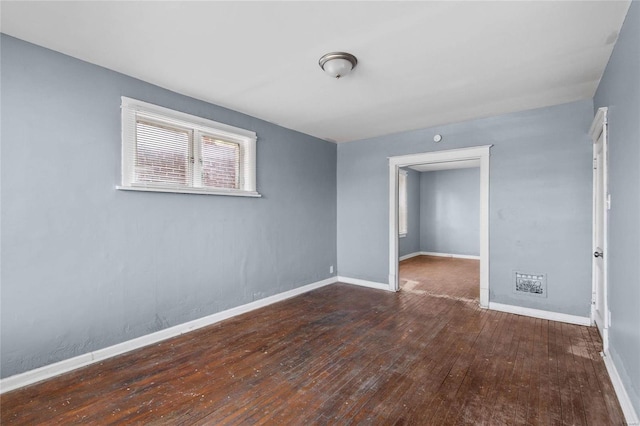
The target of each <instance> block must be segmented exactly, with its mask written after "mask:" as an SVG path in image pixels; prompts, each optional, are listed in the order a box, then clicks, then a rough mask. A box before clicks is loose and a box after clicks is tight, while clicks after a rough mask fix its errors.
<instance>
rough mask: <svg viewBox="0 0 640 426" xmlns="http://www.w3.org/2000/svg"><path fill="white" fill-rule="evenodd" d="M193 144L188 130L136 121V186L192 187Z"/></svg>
mask: <svg viewBox="0 0 640 426" xmlns="http://www.w3.org/2000/svg"><path fill="white" fill-rule="evenodd" d="M189 141H190V132H189V131H188V130H184V129H180V128H172V127H169V126H165V125H161V124H158V123H153V122H150V121H144V120H141V119H138V120H136V162H135V180H136V182H140V183H159V184H173V185H175V184H178V185H185V186H186V185H188V184H189V158H190V155H189V150H190V146H189V145H190V144H189Z"/></svg>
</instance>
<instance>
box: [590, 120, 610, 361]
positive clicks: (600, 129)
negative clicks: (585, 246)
mask: <svg viewBox="0 0 640 426" xmlns="http://www.w3.org/2000/svg"><path fill="white" fill-rule="evenodd" d="M607 113H608V108H607V107H602V108H598V110H597V111H596V115H595V117H594V119H593V123H592V124H591V128H590V129H589V136H591V142H592V147H593V162H594V163H593V200H592V212H591V213H592V217H591V223H592V228H591V229H592V236H591V251H592V257H591V278H592V283H591V324H593V325H595V324H596V297H597V292H598V287H597V286H598V279H597V268H598V266H597V265H596V258H595V256H594V255H593V252H594V250H595V249H596V245H597V242H596V227H597V223H596V222H597V221H596V209H597V208H598V206H597V205H596V200H597V197H596V191H597V173H598V170H597V169H596V167H595V165H596V155H597V147H596V144H597V142H598V139H599V138H600V136H601V135H602V174H603V178H602V192H603V194H602V200H603V207H604V208H603V209H602V215H603V216H602V230H601V232H602V252H603V257H602V271H603V272H602V287H603V288H602V290H603V291H602V294H603V301H602V302H603V312H604V318H602V323H603V324H602V330H600V333H601V335H602V346H603V350H604V351H605V352H606V351H607V350H608V348H609V326H610V321H611V320H610V315H611V312H610V311H609V295H608V289H609V285H608V275H609V269H608V261H607V258H608V257H609V247H608V246H609V244H608V243H609V208H610V205H609V203H610V199H609V183H608V180H609V179H608V175H609V170H608V169H609V164H608V163H609V161H608V146H609V126H608V122H607Z"/></svg>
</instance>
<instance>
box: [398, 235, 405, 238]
mask: <svg viewBox="0 0 640 426" xmlns="http://www.w3.org/2000/svg"><path fill="white" fill-rule="evenodd" d="M406 236H407V234H399V235H398V238H404V237H406Z"/></svg>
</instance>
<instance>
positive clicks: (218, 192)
mask: <svg viewBox="0 0 640 426" xmlns="http://www.w3.org/2000/svg"><path fill="white" fill-rule="evenodd" d="M116 189H119V190H121V191H143V192H170V193H175V194H200V195H230V196H232V197H254V198H259V197H262V195H260V194H259V193H257V192H254V191H239V190H237V189H204V188H162V187H156V186H121V185H117V186H116Z"/></svg>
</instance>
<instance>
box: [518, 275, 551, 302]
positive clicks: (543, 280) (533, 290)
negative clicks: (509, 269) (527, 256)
mask: <svg viewBox="0 0 640 426" xmlns="http://www.w3.org/2000/svg"><path fill="white" fill-rule="evenodd" d="M513 274H514V283H513V284H514V287H513V291H514V293H518V294H526V295H530V296H538V297H547V276H546V274H525V273H523V272H517V271H514V273H513Z"/></svg>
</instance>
